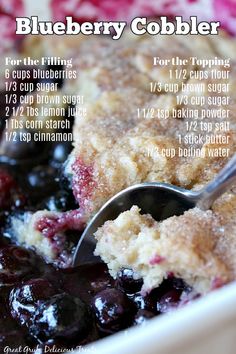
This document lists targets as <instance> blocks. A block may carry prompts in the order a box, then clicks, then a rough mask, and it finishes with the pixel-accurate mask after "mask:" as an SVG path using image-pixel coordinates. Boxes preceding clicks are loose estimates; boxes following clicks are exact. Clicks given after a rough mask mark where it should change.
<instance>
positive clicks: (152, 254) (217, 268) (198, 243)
mask: <svg viewBox="0 0 236 354" xmlns="http://www.w3.org/2000/svg"><path fill="white" fill-rule="evenodd" d="M228 198H230V197H229V196H228ZM234 199H235V198H234ZM231 202H232V198H231ZM234 202H235V200H234ZM224 211H225V210H224ZM224 211H223V212H224ZM226 214H227V215H228V216H229V214H228V213H226ZM231 220H232V219H231ZM235 226H236V224H235V222H234V221H230V222H229V223H228V224H227V227H225V221H224V218H222V214H221V213H218V212H214V211H210V210H209V211H206V212H205V211H201V210H200V209H198V208H194V209H191V210H189V211H187V212H185V213H184V214H183V215H181V216H178V217H177V216H173V217H171V218H168V219H166V220H164V221H161V222H159V223H158V222H156V221H155V220H154V219H153V218H152V217H151V215H141V214H140V209H139V208H138V207H137V206H133V207H132V208H131V210H129V211H126V212H124V213H122V214H120V215H119V216H118V217H117V218H116V219H115V220H114V221H107V222H106V223H105V224H104V225H103V226H102V227H101V228H99V229H98V231H97V232H96V233H95V237H96V239H97V240H98V243H97V247H96V251H95V254H97V255H100V256H101V257H102V259H103V261H104V262H106V263H107V264H108V267H109V270H110V273H111V275H112V276H113V277H116V274H117V272H118V270H119V269H121V268H122V267H128V268H131V269H133V270H134V271H135V272H136V273H137V274H138V275H139V276H140V277H142V278H143V280H144V285H143V291H150V290H151V289H153V288H156V287H158V286H159V285H160V284H161V283H162V281H163V279H165V278H167V277H168V276H169V275H170V274H173V275H174V276H175V277H179V278H182V279H183V280H185V281H186V283H187V284H189V285H191V286H193V288H194V290H196V291H197V292H199V293H201V294H204V293H207V292H209V291H210V290H212V289H214V288H216V287H219V286H222V285H223V284H225V283H226V282H228V281H230V280H233V279H235V276H236V262H235V257H233V253H234V252H235V248H234V250H233V251H232V246H233V245H235V240H234V242H233V243H232V242H231V241H232V238H235V236H234V237H232V236H231V235H232V229H234V230H235ZM234 235H235V234H234ZM230 240H231V241H230Z"/></svg>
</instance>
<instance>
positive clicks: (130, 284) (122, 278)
mask: <svg viewBox="0 0 236 354" xmlns="http://www.w3.org/2000/svg"><path fill="white" fill-rule="evenodd" d="M116 285H117V287H118V288H119V289H121V290H124V291H125V292H126V293H127V294H133V293H136V292H138V291H140V290H141V287H142V285H143V281H142V279H135V277H134V272H133V271H132V269H129V268H122V269H121V270H120V271H119V272H118V273H117V282H116Z"/></svg>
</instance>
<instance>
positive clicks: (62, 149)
mask: <svg viewBox="0 0 236 354" xmlns="http://www.w3.org/2000/svg"><path fill="white" fill-rule="evenodd" d="M71 150H72V144H71V143H70V142H63V143H57V144H55V145H54V146H53V147H52V153H51V155H52V161H51V164H52V165H53V166H54V165H55V166H56V167H58V166H59V165H60V164H62V163H64V162H65V161H66V159H67V157H68V155H69V153H70V152H71Z"/></svg>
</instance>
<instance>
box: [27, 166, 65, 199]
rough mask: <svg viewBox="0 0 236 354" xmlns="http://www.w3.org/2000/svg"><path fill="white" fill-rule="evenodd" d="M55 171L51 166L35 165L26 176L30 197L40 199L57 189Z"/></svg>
mask: <svg viewBox="0 0 236 354" xmlns="http://www.w3.org/2000/svg"><path fill="white" fill-rule="evenodd" d="M56 177H57V171H56V169H54V168H53V167H51V166H47V165H45V166H37V167H35V168H33V169H32V170H31V172H30V173H29V174H28V177H27V185H28V190H29V193H30V194H31V199H36V200H38V198H39V199H40V200H42V198H45V197H46V196H48V195H50V194H51V193H54V192H55V191H56V190H57V189H58V183H57V180H56Z"/></svg>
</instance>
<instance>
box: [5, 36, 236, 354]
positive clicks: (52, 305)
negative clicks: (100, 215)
mask: <svg viewBox="0 0 236 354" xmlns="http://www.w3.org/2000/svg"><path fill="white" fill-rule="evenodd" d="M235 52H236V41H235V40H233V39H232V38H230V37H228V36H227V35H226V34H224V33H222V34H221V35H220V36H218V37H217V40H215V38H214V37H203V36H201V37H200V36H191V38H190V37H189V36H171V37H168V36H166V37H165V36H153V37H151V36H148V35H147V36H141V37H137V36H133V35H131V34H130V33H128V32H127V33H125V34H124V36H123V37H122V38H121V39H120V40H119V41H112V40H110V39H108V38H102V37H99V38H97V37H93V38H86V39H84V38H79V39H78V37H77V38H76V39H75V37H73V38H70V37H69V36H66V37H65V38H63V40H62V39H61V38H59V37H54V36H50V37H46V38H40V37H38V36H37V39H35V38H34V37H33V36H32V37H28V38H26V39H25V41H23V43H22V44H21V52H20V53H18V54H17V55H18V56H20V55H24V56H26V55H31V56H34V57H36V58H37V57H41V56H42V55H44V56H60V55H62V56H63V57H66V56H68V58H72V59H73V67H74V69H75V70H76V71H77V72H78V77H77V79H66V80H60V79H58V80H57V81H55V82H54V83H57V84H58V88H59V90H58V92H57V95H61V96H63V95H79V97H81V98H82V97H83V99H81V100H80V102H78V103H77V106H75V107H74V112H75V116H74V117H73V120H74V122H73V143H72V144H71V143H70V142H40V143H37V142H30V143H26V142H23V141H20V140H19V138H17V137H19V133H20V131H27V132H28V133H29V134H33V133H34V129H35V128H27V127H26V124H24V122H26V121H27V120H28V121H29V120H35V121H37V120H41V121H42V122H43V126H41V128H40V129H41V130H42V131H43V130H44V129H45V126H46V125H47V118H45V117H43V116H38V117H32V116H30V115H29V112H28V111H27V110H26V108H25V107H24V105H22V106H20V108H21V109H20V110H19V112H21V116H20V117H18V118H19V119H21V121H22V122H23V125H22V126H21V127H20V129H16V128H15V127H13V125H12V124H11V120H12V119H13V117H12V118H11V117H10V118H9V119H8V124H7V125H4V124H3V122H4V121H5V120H4V119H3V120H1V143H0V153H1V156H0V229H1V238H0V301H1V305H2V306H1V307H0V324H1V325H0V348H1V350H0V351H1V352H3V348H4V347H5V346H7V345H9V346H11V347H18V346H20V345H28V346H30V347H31V348H37V353H44V351H45V348H46V346H49V347H50V348H51V350H52V351H53V348H66V349H71V348H75V347H77V346H79V345H84V344H87V343H90V342H92V341H96V340H97V339H99V338H102V337H104V336H107V335H110V334H112V333H115V332H117V331H120V330H122V329H126V328H128V327H131V326H132V325H138V324H142V325H144V324H145V322H146V321H147V320H148V319H150V318H152V317H154V316H157V315H160V314H162V313H167V312H170V311H172V310H173V309H175V308H178V307H181V306H182V305H184V304H187V303H190V302H191V301H192V300H194V299H195V298H198V297H199V296H201V295H203V294H206V293H208V292H210V291H211V290H213V289H216V288H219V287H221V286H223V285H224V284H226V283H228V282H230V281H233V280H235V278H236V260H235V249H236V221H235V220H236V218H235V216H236V188H232V189H231V190H229V191H228V192H227V193H225V194H224V195H223V196H222V197H221V198H219V199H218V200H217V201H216V202H215V204H214V205H213V207H212V209H211V210H208V211H206V212H204V211H201V210H200V209H198V208H194V209H191V210H189V211H187V212H185V213H184V214H183V215H181V216H173V217H171V218H168V219H166V220H163V221H160V222H158V221H156V220H154V219H153V217H152V216H151V215H144V214H142V211H141V210H140V209H139V207H138V206H135V205H134V206H133V207H132V208H131V209H130V210H128V211H126V212H124V213H122V214H120V215H119V216H118V217H117V218H116V219H115V220H111V221H107V222H106V223H105V224H104V225H103V226H102V227H101V228H99V229H98V230H97V232H96V233H95V235H91V237H95V238H96V239H97V247H96V250H95V254H96V255H98V256H100V257H101V260H102V262H99V263H91V264H86V265H82V266H79V267H77V268H73V267H72V258H73V253H74V250H75V246H76V244H77V242H78V240H79V238H80V235H81V233H82V231H83V229H84V227H85V226H86V224H87V222H88V221H89V220H90V219H91V217H92V216H93V215H94V214H95V213H96V212H97V211H98V210H99V208H100V207H101V206H102V205H103V204H104V202H106V201H107V200H108V199H109V198H110V197H112V196H113V195H114V194H116V193H117V192H119V191H120V190H122V189H123V188H126V187H128V186H130V185H133V184H136V183H140V182H146V181H149V182H151V181H159V182H168V183H172V184H175V185H178V186H182V187H184V188H188V189H195V190H197V189H199V188H201V187H202V186H204V185H205V184H206V183H208V182H209V181H210V180H211V179H212V178H213V177H214V176H215V175H216V173H217V172H218V171H219V170H220V169H221V168H222V167H223V166H224V165H225V164H226V162H227V161H228V159H229V158H230V157H231V156H232V155H233V154H234V153H235V151H236V149H235V147H236V134H235V128H236V90H235V88H236V62H235V61H234V55H235ZM14 55H16V54H15V53H14ZM154 56H155V57H160V58H163V59H167V58H172V57H179V58H181V59H184V58H190V57H197V58H200V59H204V58H208V59H209V58H212V59H214V58H218V59H219V60H218V64H216V65H215V66H214V69H215V70H216V71H217V70H218V71H219V70H221V71H223V72H224V70H225V77H226V76H227V73H226V71H227V70H230V76H229V78H226V79H224V78H222V82H224V81H225V82H226V83H228V84H229V86H228V87H229V96H230V99H229V100H228V101H227V102H226V101H225V100H224V97H223V96H224V93H223V92H220V90H218V91H217V92H212V93H209V92H208V91H207V87H208V85H209V84H214V79H211V78H209V75H207V70H209V69H207V68H205V69H204V70H203V71H202V68H200V67H199V66H198V65H197V64H189V65H187V66H185V70H186V78H185V79H184V81H183V80H182V79H178V78H170V75H169V70H170V69H171V65H169V66H168V68H166V67H165V66H163V67H161V66H153V57H154ZM227 58H232V59H231V62H230V64H231V65H230V68H226V67H224V60H225V59H227ZM180 68H181V67H180ZM31 69H32V68H31ZM31 69H29V72H30V70H31ZM48 69H49V68H48V67H45V68H41V70H48ZM50 69H51V70H54V71H58V72H59V71H61V70H62V67H59V66H52V67H50ZM200 71H201V72H203V74H204V73H205V76H204V79H201V80H200V79H199V77H200V76H199V75H198V73H199V72H200ZM190 72H191V73H193V72H194V73H195V75H191V77H190V75H189V73H190ZM27 80H28V81H29V82H31V83H33V85H36V84H37V80H35V79H33V78H32V77H30V75H29V77H28V78H27ZM151 81H158V82H161V83H162V84H163V85H164V84H165V83H173V84H174V85H175V87H177V90H178V95H179V96H181V95H185V96H188V97H189V98H191V97H192V96H197V94H198V93H197V92H196V91H194V90H188V91H184V92H183V91H182V90H183V86H182V83H183V82H184V83H185V84H189V87H197V86H196V85H195V86H193V85H192V86H191V84H193V83H198V81H199V83H201V84H202V85H203V86H204V87H205V95H206V96H209V97H211V96H212V97H213V96H214V97H215V96H216V98H217V99H216V100H215V105H213V106H210V108H211V110H213V111H215V112H216V115H217V114H218V110H219V108H221V109H224V110H225V111H226V110H228V118H227V121H228V122H229V126H230V129H228V130H227V131H219V130H217V129H215V131H214V134H213V138H212V139H211V141H209V140H208V139H205V140H204V139H203V140H204V141H203V143H202V142H201V141H198V140H197V139H193V140H194V142H193V144H192V147H194V148H195V149H196V151H198V152H199V154H197V155H191V154H190V155H189V157H186V156H181V155H180V154H179V153H178V151H179V149H188V148H189V146H187V145H185V142H184V141H180V140H179V138H178V136H179V134H180V133H181V134H182V135H184V134H187V128H186V120H188V118H186V116H185V114H184V112H185V111H184V109H189V110H192V111H193V110H194V111H195V112H196V111H197V112H198V113H199V114H198V117H201V112H199V111H200V110H201V109H202V107H200V106H199V105H197V104H196V105H194V104H187V105H185V107H182V106H181V105H177V101H176V93H171V92H164V91H160V92H153V93H152V92H150V82H151ZM18 82H19V83H20V82H21V81H20V79H19V80H18ZM24 82H25V81H24ZM20 93H21V94H22V92H17V93H16V94H17V95H19V94H20ZM23 94H25V95H26V97H27V92H24V93H23ZM39 95H40V93H39ZM42 95H43V93H42ZM49 95H51V96H52V95H53V93H52V92H51V93H49ZM1 100H2V101H3V102H2V103H1V108H2V116H4V113H5V106H4V92H3V94H2V96H1ZM188 102H194V101H193V100H189V101H188ZM206 102H207V100H206ZM37 105H38V106H39V104H38V103H37V102H33V103H32V107H34V108H35V107H37ZM59 107H64V108H65V112H68V109H70V108H71V106H70V107H68V106H63V104H62V103H61V104H59ZM39 108H40V106H39ZM137 108H138V109H139V110H140V111H142V110H145V109H150V108H151V109H152V112H153V113H152V116H151V117H149V118H148V119H147V117H146V119H144V117H140V115H138V114H137ZM173 108H175V111H176V112H178V116H177V117H174V116H172V115H171V113H170V117H169V118H168V119H163V117H162V116H161V115H160V113H159V112H160V109H165V110H168V112H173ZM204 108H206V109H207V104H206V105H205V106H204ZM10 109H11V110H12V109H14V106H12V107H10ZM14 118H15V117H14ZM53 119H54V120H55V121H63V120H70V122H71V126H72V118H71V117H69V115H67V114H65V115H62V116H61V117H58V116H56V117H54V118H53ZM198 120H201V121H204V120H205V121H207V122H212V123H215V118H214V115H213V118H211V117H210V118H209V117H207V118H205V119H204V118H203V117H201V118H198ZM219 121H220V119H219ZM32 126H34V127H36V124H35V125H32ZM55 126H57V124H55ZM53 129H56V128H53V127H52V130H53ZM12 132H14V133H15V134H16V141H14V142H11V143H9V142H8V141H6V139H5V137H6V133H7V134H10V133H12ZM64 132H65V130H64ZM67 133H71V131H70V128H68V129H67ZM199 133H201V134H202V131H199V125H196V129H195V130H194V131H193V132H192V134H193V136H198V134H199ZM168 149H170V151H175V152H176V153H175V154H174V156H169V157H168V156H165V154H163V153H161V151H163V150H165V151H167V150H168ZM216 151H218V152H219V151H220V153H218V154H217V153H216ZM226 152H227V153H226ZM157 202H158V201H157ZM157 330H158V329H157Z"/></svg>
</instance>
